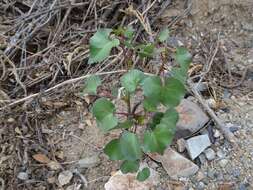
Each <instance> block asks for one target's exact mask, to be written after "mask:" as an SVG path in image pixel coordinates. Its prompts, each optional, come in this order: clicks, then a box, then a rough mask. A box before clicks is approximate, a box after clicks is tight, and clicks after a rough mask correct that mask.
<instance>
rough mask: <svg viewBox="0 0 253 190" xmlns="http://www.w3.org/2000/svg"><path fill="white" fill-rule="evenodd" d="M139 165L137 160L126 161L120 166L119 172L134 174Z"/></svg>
mask: <svg viewBox="0 0 253 190" xmlns="http://www.w3.org/2000/svg"><path fill="white" fill-rule="evenodd" d="M139 165H140V163H139V160H136V161H128V160H126V161H124V162H123V163H122V164H121V166H120V170H121V172H122V173H123V174H126V173H134V172H137V171H138V169H139Z"/></svg>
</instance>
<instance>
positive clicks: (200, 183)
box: [196, 181, 205, 190]
mask: <svg viewBox="0 0 253 190" xmlns="http://www.w3.org/2000/svg"><path fill="white" fill-rule="evenodd" d="M204 189H205V184H204V183H203V182H202V181H201V182H199V183H198V185H197V188H196V190H204Z"/></svg>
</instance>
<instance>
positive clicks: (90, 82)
mask: <svg viewBox="0 0 253 190" xmlns="http://www.w3.org/2000/svg"><path fill="white" fill-rule="evenodd" d="M100 85H101V79H100V78H99V76H96V75H94V76H91V77H89V78H87V79H86V81H85V89H84V93H88V94H96V93H97V87H98V86H100Z"/></svg>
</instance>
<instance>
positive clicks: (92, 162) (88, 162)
mask: <svg viewBox="0 0 253 190" xmlns="http://www.w3.org/2000/svg"><path fill="white" fill-rule="evenodd" d="M99 162H100V160H99V157H98V154H95V155H93V156H90V157H86V158H83V159H81V160H79V161H78V167H79V168H92V167H95V166H97V165H98V164H99Z"/></svg>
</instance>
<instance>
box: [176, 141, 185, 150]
mask: <svg viewBox="0 0 253 190" xmlns="http://www.w3.org/2000/svg"><path fill="white" fill-rule="evenodd" d="M177 150H178V152H184V150H185V140H184V139H183V138H180V139H178V140H177Z"/></svg>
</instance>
